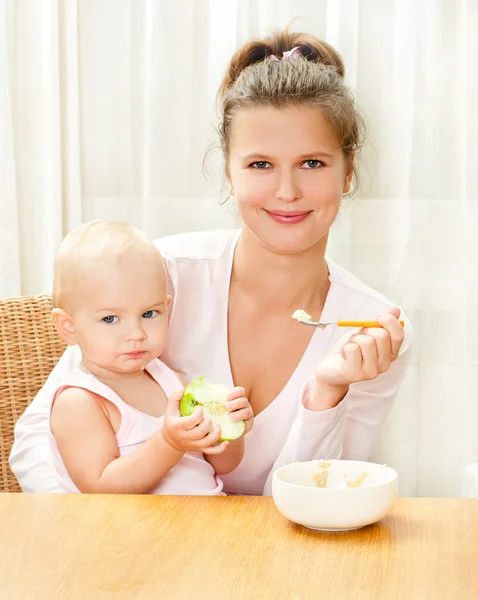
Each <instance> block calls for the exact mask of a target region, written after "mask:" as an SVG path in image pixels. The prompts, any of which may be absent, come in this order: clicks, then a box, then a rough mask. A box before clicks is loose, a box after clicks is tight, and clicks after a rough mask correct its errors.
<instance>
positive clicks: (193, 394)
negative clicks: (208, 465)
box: [179, 377, 246, 442]
mask: <svg viewBox="0 0 478 600" xmlns="http://www.w3.org/2000/svg"><path fill="white" fill-rule="evenodd" d="M228 395H229V390H228V389H227V387H226V386H224V385H222V383H207V381H206V379H205V377H199V378H198V379H194V381H191V383H190V384H189V385H187V386H186V389H185V390H184V395H183V397H182V398H181V400H180V401H179V412H180V413H181V416H182V417H189V415H192V414H193V412H194V411H195V410H196V409H197V407H198V406H200V407H201V408H202V410H203V415H204V417H209V418H210V419H211V421H212V422H213V424H215V425H219V426H220V428H221V437H220V438H219V441H220V442H223V441H232V440H236V439H237V438H240V437H241V435H242V434H243V433H244V431H245V428H246V425H245V423H244V421H233V420H232V419H231V414H230V412H229V411H228V410H227V409H226V402H227V397H228Z"/></svg>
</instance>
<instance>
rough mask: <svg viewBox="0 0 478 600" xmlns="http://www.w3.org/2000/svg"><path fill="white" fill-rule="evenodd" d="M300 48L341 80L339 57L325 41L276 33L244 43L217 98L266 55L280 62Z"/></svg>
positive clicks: (283, 32) (342, 74)
mask: <svg viewBox="0 0 478 600" xmlns="http://www.w3.org/2000/svg"><path fill="white" fill-rule="evenodd" d="M296 46H299V47H300V50H301V53H302V56H303V57H304V58H305V59H306V60H308V61H311V62H316V63H318V64H323V65H328V66H331V67H334V68H335V69H336V70H337V73H338V75H339V76H340V77H341V78H342V79H343V77H344V75H345V67H344V63H343V61H342V58H341V57H340V54H339V53H338V52H337V51H336V50H335V48H333V47H332V46H331V45H330V44H328V43H327V42H324V41H322V40H320V39H319V38H318V37H316V36H314V35H310V34H307V33H290V32H289V31H288V30H287V29H286V30H284V31H275V32H274V33H273V34H272V35H270V36H269V37H266V38H264V39H260V40H252V41H250V42H247V43H245V44H243V45H242V46H241V47H240V48H239V49H238V50H237V51H236V53H235V54H234V56H233V57H232V58H231V61H230V62H229V66H228V68H227V70H226V74H225V76H224V79H223V81H222V84H221V87H220V88H219V96H220V97H222V96H223V95H224V94H225V93H226V92H227V90H228V89H230V88H231V87H232V86H233V85H234V82H235V81H236V80H237V78H238V77H239V75H240V74H241V73H242V71H244V69H247V67H249V66H251V65H253V64H255V63H259V62H262V61H263V60H264V59H266V58H267V57H268V56H271V55H274V56H276V57H277V58H278V59H279V60H280V59H281V58H282V55H283V54H284V52H288V51H290V50H292V49H293V48H295V47H296Z"/></svg>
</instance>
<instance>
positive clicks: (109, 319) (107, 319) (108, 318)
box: [103, 315, 118, 323]
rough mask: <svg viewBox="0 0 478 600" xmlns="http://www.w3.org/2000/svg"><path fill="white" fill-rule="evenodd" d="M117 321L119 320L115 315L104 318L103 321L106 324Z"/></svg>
mask: <svg viewBox="0 0 478 600" xmlns="http://www.w3.org/2000/svg"><path fill="white" fill-rule="evenodd" d="M115 319H116V321H117V320H118V317H115V316H114V315H109V316H107V317H104V319H103V321H104V322H105V323H116V321H115Z"/></svg>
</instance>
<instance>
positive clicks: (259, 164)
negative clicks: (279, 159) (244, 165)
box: [251, 160, 270, 169]
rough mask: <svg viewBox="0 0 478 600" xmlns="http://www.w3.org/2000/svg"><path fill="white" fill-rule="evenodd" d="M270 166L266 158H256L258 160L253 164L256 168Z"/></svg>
mask: <svg viewBox="0 0 478 600" xmlns="http://www.w3.org/2000/svg"><path fill="white" fill-rule="evenodd" d="M269 166H270V165H269V163H268V162H267V161H266V160H256V162H253V163H252V164H251V167H253V168H254V169H268V168H269Z"/></svg>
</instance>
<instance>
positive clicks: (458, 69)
mask: <svg viewBox="0 0 478 600" xmlns="http://www.w3.org/2000/svg"><path fill="white" fill-rule="evenodd" d="M294 17H299V18H298V19H297V20H296V21H295V22H294V23H293V26H292V27H293V29H296V30H305V31H309V32H311V33H314V34H316V35H318V36H321V37H322V38H324V39H325V40H327V41H329V42H330V43H332V44H333V45H335V46H336V47H337V49H338V50H339V51H340V52H341V54H342V56H343V58H344V60H345V63H346V66H347V82H348V84H349V85H350V86H351V87H352V88H353V89H354V91H355V93H356V96H357V100H358V102H359V104H360V106H361V107H362V109H363V111H364V112H365V115H366V118H367V121H368V124H369V146H368V150H367V155H366V157H365V160H364V165H363V166H364V170H365V177H364V178H363V179H364V180H363V188H362V190H363V196H364V198H363V199H362V200H361V201H360V202H353V203H350V204H348V205H347V206H346V207H345V208H344V210H343V212H342V214H341V216H340V219H339V220H338V222H337V224H336V225H335V226H334V229H333V232H332V236H331V243H330V256H331V257H332V258H334V259H336V260H337V261H339V262H340V263H341V264H343V265H344V266H345V267H346V268H348V269H350V270H351V271H352V272H354V273H355V274H356V275H357V276H359V277H360V278H362V279H363V280H364V281H365V282H367V283H368V284H370V285H371V286H373V287H375V288H376V289H378V290H380V291H382V292H383V293H384V294H386V295H387V296H389V297H390V298H392V299H394V300H395V301H396V302H397V303H398V304H399V305H400V306H401V307H402V308H403V309H404V310H405V311H406V312H407V314H408V315H409V316H410V318H411V320H412V322H413V324H414V327H415V337H416V341H415V350H414V356H413V360H412V364H411V366H410V369H409V372H408V376H407V379H406V381H405V384H404V386H403V389H402V391H401V393H400V396H399V398H398V399H397V402H396V405H395V407H394V409H393V412H392V414H391V415H390V419H389V421H388V423H387V425H386V427H385V428H384V430H383V435H382V439H381V443H380V447H379V448H378V450H377V453H376V456H375V458H376V460H380V461H382V462H386V463H387V464H390V465H392V466H394V467H396V468H397V469H398V471H399V473H400V479H401V493H402V494H404V495H422V496H440V495H445V496H446V495H458V494H459V491H460V482H461V479H462V476H463V469H464V466H465V465H466V464H467V463H469V462H472V461H475V460H478V300H477V298H478V253H477V252H476V250H475V245H474V240H475V237H476V234H477V233H478V183H477V181H475V180H474V179H473V177H472V172H473V170H472V169H473V166H474V165H475V164H478V150H477V147H476V144H475V137H476V133H477V132H478V70H477V68H476V65H477V64H478V41H477V40H478V36H477V35H476V32H477V31H478V2H477V1H476V0H422V1H421V2H416V1H415V0H227V2H226V1H225V0H176V1H175V2H170V1H169V0H0V126H1V136H0V296H7V295H18V294H27V293H40V292H48V291H49V290H50V285H51V266H52V260H53V256H54V253H55V250H56V248H57V247H58V244H59V242H60V240H61V238H62V236H63V235H64V234H65V233H66V232H67V231H68V230H69V229H71V228H72V227H74V226H76V225H77V224H79V223H81V222H82V221H86V220H90V219H92V218H99V217H101V218H117V219H124V220H128V221H130V222H132V223H134V224H136V225H138V226H139V227H141V228H143V229H144V230H145V231H146V232H147V233H148V234H149V235H151V236H152V237H157V236H161V235H166V234H170V233H175V232H180V231H188V230H196V229H209V228H216V227H231V226H236V225H237V223H238V221H237V217H236V215H235V211H234V207H233V205H231V204H230V203H227V204H226V205H225V206H224V207H220V206H219V202H220V200H221V197H223V196H221V193H220V186H221V168H220V164H221V163H220V157H219V153H218V151H215V150H213V151H212V152H211V153H210V155H209V158H208V160H207V161H206V169H207V170H208V171H209V176H208V177H205V175H204V173H203V167H202V161H203V157H204V155H205V153H206V150H207V149H208V146H209V145H210V144H211V143H212V142H213V141H214V127H213V125H214V123H215V121H216V113H215V104H214V101H215V93H216V90H217V87H218V85H219V82H220V80H221V77H222V74H223V72H224V69H225V66H226V64H227V61H228V59H229V57H230V56H231V55H232V53H233V51H234V50H235V48H236V47H237V46H238V45H239V44H240V43H242V42H244V41H245V40H247V39H249V38H250V37H252V36H255V35H261V34H263V33H267V32H268V31H270V30H271V29H273V28H282V27H284V26H285V25H286V24H287V23H288V22H289V21H290V20H291V19H292V18H294ZM474 234H475V235H474Z"/></svg>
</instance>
